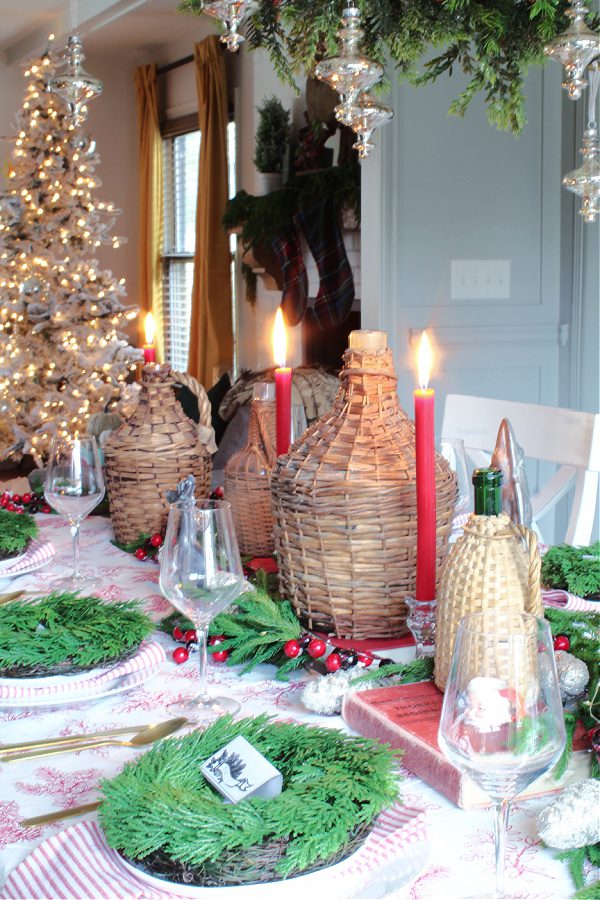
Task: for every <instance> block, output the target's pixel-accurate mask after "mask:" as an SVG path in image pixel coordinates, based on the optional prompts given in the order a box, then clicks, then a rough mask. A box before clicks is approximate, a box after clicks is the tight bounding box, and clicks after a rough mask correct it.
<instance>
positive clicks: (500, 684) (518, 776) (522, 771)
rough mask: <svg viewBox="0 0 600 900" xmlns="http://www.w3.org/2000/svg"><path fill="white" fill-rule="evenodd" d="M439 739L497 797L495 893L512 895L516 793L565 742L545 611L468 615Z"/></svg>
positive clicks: (494, 611) (457, 644)
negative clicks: (509, 853)
mask: <svg viewBox="0 0 600 900" xmlns="http://www.w3.org/2000/svg"><path fill="white" fill-rule="evenodd" d="M438 743H439V745H440V748H441V750H442V752H443V753H444V754H445V756H447V757H448V759H449V760H450V762H451V763H452V765H453V766H455V767H456V768H457V769H458V770H459V771H461V772H464V773H465V774H466V775H468V776H469V777H470V778H472V779H473V781H475V783H476V784H478V785H479V787H481V789H482V790H483V791H484V792H485V793H486V794H487V795H488V797H489V798H490V800H491V801H492V808H493V813H494V839H495V851H496V889H495V893H494V894H493V895H491V896H494V897H506V896H507V895H506V894H505V893H504V847H505V838H506V826H507V822H508V810H509V804H510V801H511V800H512V799H513V797H515V796H516V795H517V794H519V793H520V792H521V791H522V790H523V789H524V788H526V787H527V785H529V784H531V783H532V782H533V781H535V780H536V778H539V776H540V775H542V774H543V773H544V772H546V771H548V769H551V768H552V766H553V765H554V764H555V763H556V762H557V760H558V759H559V757H560V755H561V753H562V752H563V749H564V746H565V726H564V719H563V709H562V703H561V699H560V691H559V688H558V677H557V674H556V664H555V661H554V652H553V648H552V636H551V634H550V627H549V625H548V623H547V622H546V621H544V619H539V618H537V617H536V616H532V615H530V614H529V613H523V612H520V611H518V610H506V609H488V610H484V611H483V612H478V613H473V614H472V615H469V616H465V617H464V618H463V619H461V621H460V623H459V626H458V630H457V633H456V641H455V644H454V651H453V656H452V663H451V666H450V674H449V677H448V683H447V684H446V690H445V693H444V702H443V705H442V712H441V718H440V726H439V732H438ZM478 896H481V895H478Z"/></svg>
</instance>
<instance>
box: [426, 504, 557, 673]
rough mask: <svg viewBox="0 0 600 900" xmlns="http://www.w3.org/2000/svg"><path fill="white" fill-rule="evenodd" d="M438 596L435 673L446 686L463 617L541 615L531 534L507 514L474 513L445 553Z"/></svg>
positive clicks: (537, 562) (536, 559)
mask: <svg viewBox="0 0 600 900" xmlns="http://www.w3.org/2000/svg"><path fill="white" fill-rule="evenodd" d="M437 601H438V603H437V613H436V626H435V634H436V639H435V676H434V677H435V683H436V684H437V686H438V687H439V688H440V690H444V688H445V686H446V681H447V679H448V672H449V669H450V661H451V659H452V650H453V648H454V638H455V636H456V629H457V627H458V623H459V621H460V620H461V619H462V617H463V616H466V615H468V614H469V613H474V612H479V611H480V610H484V609H490V608H491V609H497V610H506V611H507V612H508V611H509V610H516V611H520V612H527V613H532V614H533V615H535V616H541V615H543V608H542V597H541V592H540V557H539V553H538V549H537V538H536V536H535V534H534V533H533V532H532V531H530V530H529V529H527V528H524V527H523V526H522V525H515V524H514V523H513V522H511V520H510V519H509V517H508V516H507V515H506V514H505V513H501V514H500V515H499V516H484V515H480V516H478V515H475V514H473V515H472V516H471V517H470V519H469V520H468V522H467V524H466V525H465V527H464V529H463V534H462V535H461V537H459V539H458V540H457V542H456V543H455V544H454V546H453V547H452V550H451V551H450V553H449V554H448V557H447V559H446V562H445V564H444V567H443V570H442V576H441V579H440V583H439V586H438V591H437ZM478 664H479V663H476V662H475V661H474V669H473V671H474V674H491V673H490V672H485V673H484V672H482V671H480V670H478V669H477V665H478ZM494 674H497V673H494Z"/></svg>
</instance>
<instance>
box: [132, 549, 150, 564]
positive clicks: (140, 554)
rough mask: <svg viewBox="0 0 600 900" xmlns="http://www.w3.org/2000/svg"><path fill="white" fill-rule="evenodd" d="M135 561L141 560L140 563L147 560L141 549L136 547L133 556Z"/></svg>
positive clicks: (144, 552)
mask: <svg viewBox="0 0 600 900" xmlns="http://www.w3.org/2000/svg"><path fill="white" fill-rule="evenodd" d="M134 556H135V558H136V559H140V560H142V562H143V561H144V560H145V559H147V553H146V551H145V550H144V548H143V547H138V548H137V550H136V551H135V554H134Z"/></svg>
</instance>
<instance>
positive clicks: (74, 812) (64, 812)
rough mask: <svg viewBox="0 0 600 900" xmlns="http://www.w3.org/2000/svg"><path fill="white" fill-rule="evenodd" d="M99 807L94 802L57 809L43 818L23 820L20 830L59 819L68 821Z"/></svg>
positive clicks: (97, 801)
mask: <svg viewBox="0 0 600 900" xmlns="http://www.w3.org/2000/svg"><path fill="white" fill-rule="evenodd" d="M99 806H100V801H99V800H96V801H95V802H94V803H84V805H83V806H71V807H70V809H59V810H58V812H51V813H45V815H43V816H34V817H33V818H32V819H23V820H22V821H21V823H20V824H21V827H22V828H33V827H34V825H47V824H48V822H58V821H59V820H60V819H70V818H72V817H75V816H82V815H84V813H89V812H94V810H95V809H98V807H99Z"/></svg>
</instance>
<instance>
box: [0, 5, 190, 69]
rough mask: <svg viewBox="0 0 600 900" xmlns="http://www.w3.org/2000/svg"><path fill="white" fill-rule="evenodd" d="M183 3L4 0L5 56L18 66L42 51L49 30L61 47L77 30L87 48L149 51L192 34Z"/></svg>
mask: <svg viewBox="0 0 600 900" xmlns="http://www.w3.org/2000/svg"><path fill="white" fill-rule="evenodd" d="M178 4H179V0H21V2H20V3H16V2H15V0H0V58H2V59H3V61H4V62H5V63H6V64H7V65H14V64H16V63H19V62H21V61H23V60H24V59H26V58H28V57H30V56H32V55H34V54H36V53H38V52H39V51H40V50H42V49H43V48H44V47H45V46H46V41H47V38H48V34H49V33H50V32H54V33H55V35H56V41H55V46H60V44H61V43H64V39H65V37H66V35H67V34H68V33H70V32H73V31H74V30H77V31H78V33H79V34H80V35H81V36H82V37H83V38H84V39H85V49H86V51H88V52H93V53H108V52H115V51H119V50H124V49H129V50H132V49H137V50H140V51H145V50H147V49H149V48H151V47H156V46H158V45H161V44H164V43H166V42H171V41H175V40H178V39H179V38H183V37H185V36H186V34H188V33H189V17H188V16H185V15H182V14H180V13H178V12H177V6H178ZM72 11H73V15H72ZM73 17H74V18H75V19H76V22H75V25H76V28H75V27H74V23H73Z"/></svg>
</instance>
